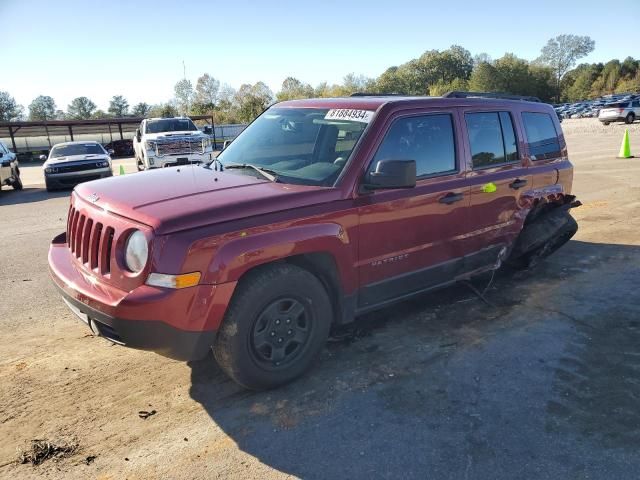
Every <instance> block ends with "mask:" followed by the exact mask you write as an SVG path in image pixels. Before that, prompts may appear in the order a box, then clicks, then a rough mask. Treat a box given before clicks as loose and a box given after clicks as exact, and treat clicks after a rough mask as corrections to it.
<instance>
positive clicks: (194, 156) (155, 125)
mask: <svg viewBox="0 0 640 480" xmlns="http://www.w3.org/2000/svg"><path fill="white" fill-rule="evenodd" d="M133 150H134V152H135V156H136V164H137V165H138V170H148V169H150V168H161V167H173V166H176V165H188V164H191V163H202V162H208V161H210V160H211V159H212V158H213V157H212V152H213V148H212V146H211V139H210V138H209V136H208V135H205V134H204V133H202V132H201V131H200V130H198V128H197V127H196V126H195V125H194V124H193V122H192V121H191V119H190V118H187V117H178V118H145V119H144V120H142V122H141V123H140V127H139V128H138V129H136V134H135V136H134V137H133Z"/></svg>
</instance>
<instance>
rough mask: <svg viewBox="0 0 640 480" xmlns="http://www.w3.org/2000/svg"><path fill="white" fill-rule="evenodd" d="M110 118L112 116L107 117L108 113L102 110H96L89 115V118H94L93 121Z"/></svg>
mask: <svg viewBox="0 0 640 480" xmlns="http://www.w3.org/2000/svg"><path fill="white" fill-rule="evenodd" d="M111 116H112V115H109V114H108V113H106V112H105V111H104V110H100V109H98V110H96V111H95V112H93V113H92V114H91V118H94V119H96V120H101V119H103V118H109V117H111Z"/></svg>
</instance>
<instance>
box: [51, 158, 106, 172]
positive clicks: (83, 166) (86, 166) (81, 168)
mask: <svg viewBox="0 0 640 480" xmlns="http://www.w3.org/2000/svg"><path fill="white" fill-rule="evenodd" d="M102 163H103V162H102V161H100V162H88V163H78V164H75V165H63V166H59V167H52V168H53V169H54V172H53V173H71V172H86V171H87V170H95V169H96V168H104V167H102V166H101V165H102Z"/></svg>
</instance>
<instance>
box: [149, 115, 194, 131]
mask: <svg viewBox="0 0 640 480" xmlns="http://www.w3.org/2000/svg"><path fill="white" fill-rule="evenodd" d="M190 130H198V129H197V128H196V126H195V125H194V124H193V122H192V121H191V119H189V118H165V119H162V120H149V121H148V122H147V130H146V133H162V132H185V131H190Z"/></svg>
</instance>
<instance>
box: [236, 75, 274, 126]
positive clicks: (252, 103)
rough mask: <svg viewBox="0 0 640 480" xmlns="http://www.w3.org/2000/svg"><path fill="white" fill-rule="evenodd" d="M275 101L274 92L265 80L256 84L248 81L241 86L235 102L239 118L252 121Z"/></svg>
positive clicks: (243, 120)
mask: <svg viewBox="0 0 640 480" xmlns="http://www.w3.org/2000/svg"><path fill="white" fill-rule="evenodd" d="M272 101H273V93H272V92H271V90H270V89H269V87H267V86H266V85H265V84H264V83H263V82H257V83H256V84H255V85H249V84H247V83H245V84H243V85H241V86H240V88H239V89H238V91H237V92H236V94H235V96H234V99H233V103H234V107H235V108H236V109H237V112H238V118H239V119H240V121H242V122H250V121H252V120H253V119H254V118H256V117H257V116H258V115H260V114H261V113H262V112H263V111H264V109H265V108H267V107H268V106H269V104H270V103H271V102H272Z"/></svg>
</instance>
